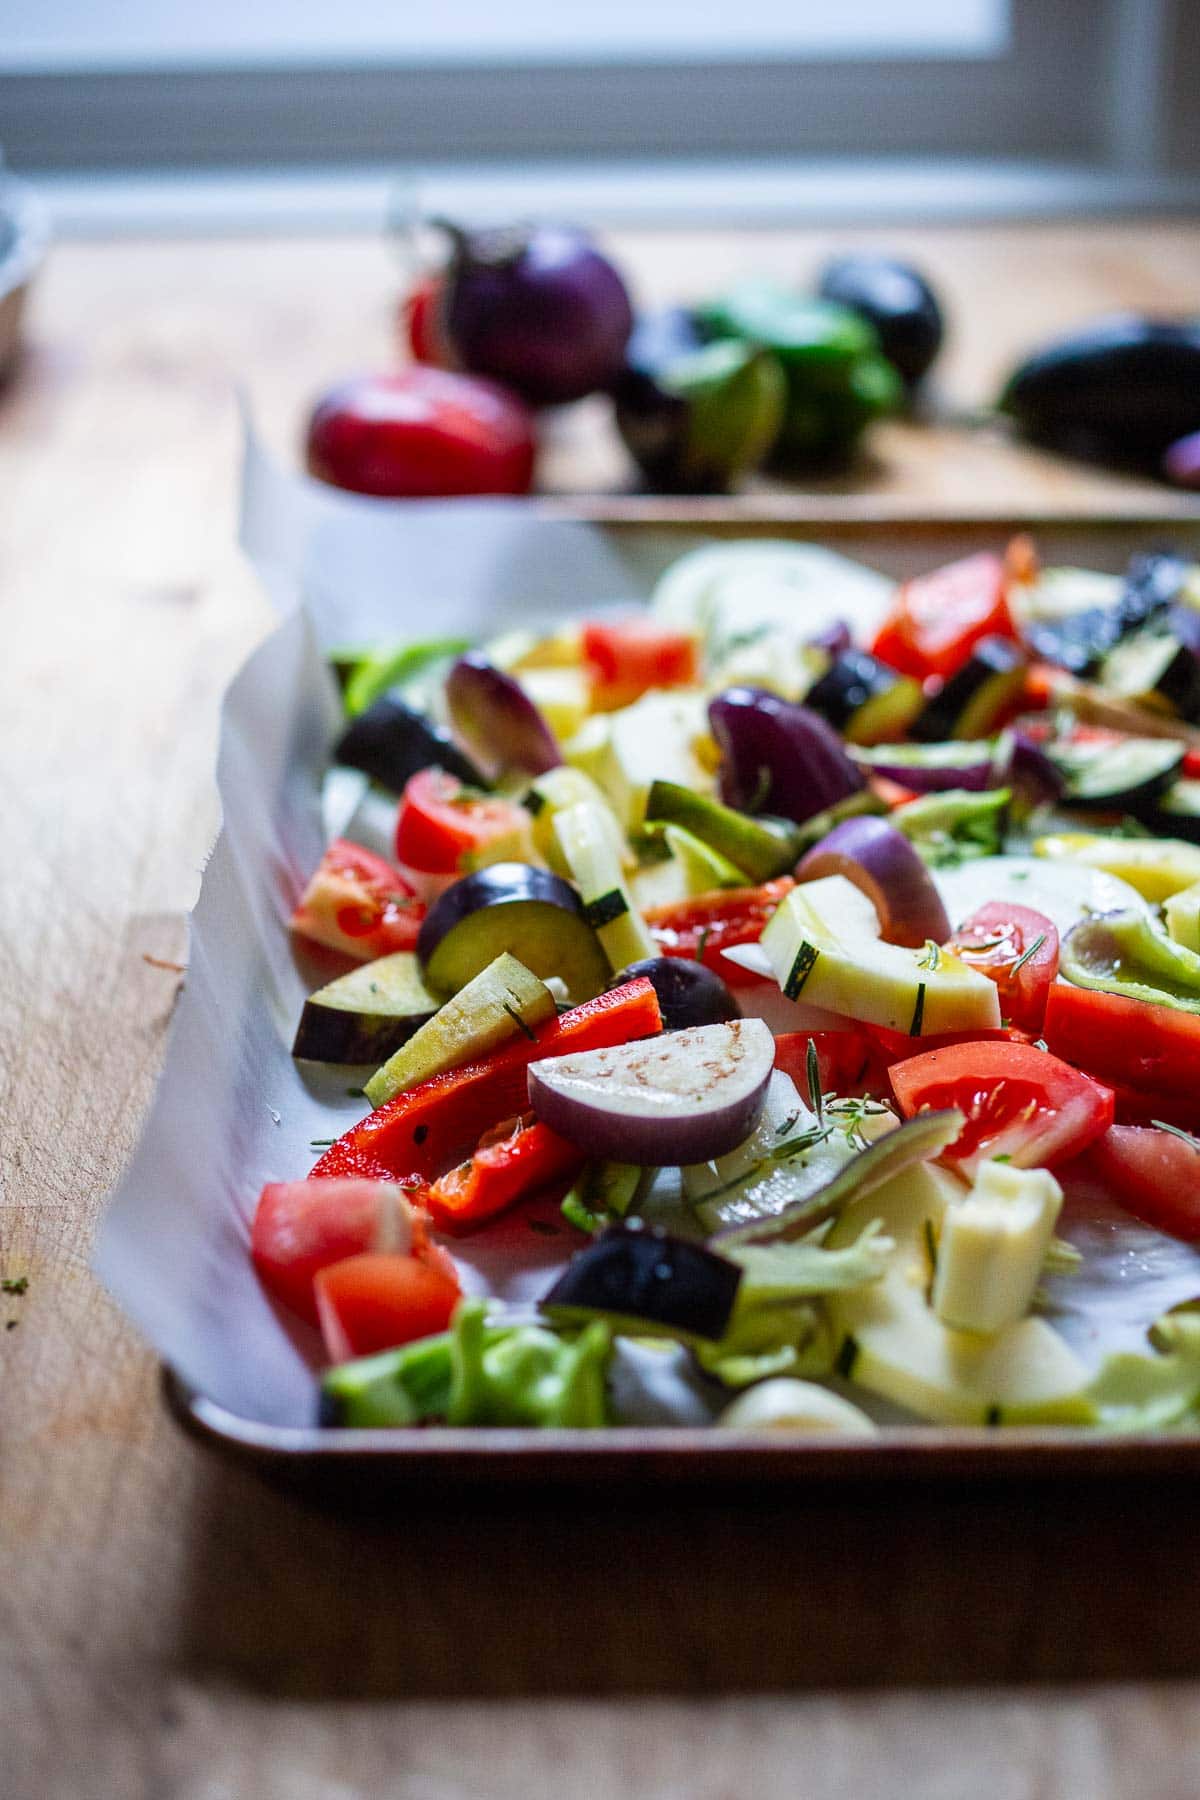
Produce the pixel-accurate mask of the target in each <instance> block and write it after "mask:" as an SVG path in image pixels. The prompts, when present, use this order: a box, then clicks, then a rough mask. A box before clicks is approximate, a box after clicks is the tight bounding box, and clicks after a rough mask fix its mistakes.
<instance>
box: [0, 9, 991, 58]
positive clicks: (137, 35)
mask: <svg viewBox="0 0 1200 1800" xmlns="http://www.w3.org/2000/svg"><path fill="white" fill-rule="evenodd" d="M1008 34H1009V0H908V3H907V4H906V5H904V6H899V5H897V4H896V0H838V4H837V5H835V6H807V7H806V6H802V5H797V4H796V0H738V3H737V4H736V5H733V6H726V5H722V6H716V5H710V6H708V7H707V8H706V7H704V6H703V5H697V3H696V0H653V3H648V0H602V3H600V4H587V5H582V4H578V3H577V0H576V3H574V4H573V3H572V0H507V4H500V5H497V3H496V0H452V3H451V4H449V5H444V6H442V7H439V8H434V9H426V8H424V7H421V8H418V7H417V6H415V5H413V4H411V3H410V4H408V5H401V6H397V5H396V3H395V0H346V3H345V4H342V5H337V6H331V5H330V4H329V0H254V4H253V5H247V4H246V0H206V3H205V4H204V5H186V6H179V5H176V6H164V5H163V4H162V0H124V3H123V4H122V5H121V7H120V8H119V9H118V8H116V7H112V6H103V5H97V4H96V0H9V4H8V6H7V8H6V23H5V34H4V36H5V41H4V43H3V44H2V45H0V69H4V70H8V71H14V72H15V71H18V70H22V69H27V70H28V69H71V68H74V69H80V68H128V69H137V68H153V67H156V66H169V65H173V66H184V67H203V66H206V65H208V66H213V65H221V64H226V65H228V64H233V65H235V66H236V65H245V64H247V63H250V64H254V63H272V64H283V65H290V66H294V65H297V64H306V63H312V64H317V63H323V64H328V63H339V62H343V61H355V62H358V61H362V60H363V59H372V60H374V59H378V60H380V61H392V62H397V61H398V62H418V63H420V62H460V63H473V64H481V63H483V64H486V63H505V62H526V63H528V62H595V61H610V60H611V61H624V60H631V61H640V60H646V59H652V60H664V61H665V60H669V61H672V62H681V61H691V60H697V61H700V60H703V61H712V60H718V59H728V60H747V61H752V60H754V59H756V58H761V57H837V58H843V57H866V56H870V57H890V56H898V57H906V56H912V57H917V56H920V57H930V56H954V57H974V56H991V55H996V54H999V53H1000V52H1001V51H1003V50H1004V49H1005V48H1006V46H1007V43H1008Z"/></svg>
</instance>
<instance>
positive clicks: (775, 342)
mask: <svg viewBox="0 0 1200 1800" xmlns="http://www.w3.org/2000/svg"><path fill="white" fill-rule="evenodd" d="M698 318H699V320H700V322H701V325H702V327H703V329H704V330H705V331H707V332H708V333H709V334H710V335H711V336H713V337H722V338H729V337H733V338H740V339H742V340H743V341H744V342H746V343H751V344H757V345H759V346H760V347H761V348H762V349H765V350H770V351H771V352H772V353H773V355H774V356H775V357H776V359H777V361H778V362H779V364H780V366H781V367H782V369H783V372H784V375H785V377H786V380H787V404H786V407H785V410H784V418H783V425H782V427H781V429H780V432H779V435H778V437H777V438H776V440H775V448H774V452H773V460H774V461H775V462H776V463H779V464H783V465H785V466H786V465H795V464H803V463H809V464H811V463H832V462H837V461H839V460H843V459H844V458H845V457H847V456H848V455H849V454H850V452H851V451H852V450H853V448H854V446H855V444H856V443H857V441H858V438H859V437H860V435H861V433H862V432H863V430H864V429H865V427H866V426H867V425H869V424H870V423H871V421H872V420H873V419H877V418H880V417H882V416H883V415H884V414H887V413H891V412H896V411H898V410H899V408H900V407H901V406H902V404H903V401H904V384H903V382H902V381H901V379H900V376H899V374H898V373H897V372H896V370H895V369H894V368H893V366H892V364H891V363H890V362H888V360H887V358H886V357H885V356H884V355H883V353H882V351H881V350H880V347H879V339H878V337H877V336H876V334H875V332H874V330H873V329H872V327H871V326H870V325H869V324H868V323H867V321H866V320H865V319H863V318H862V317H860V315H859V314H857V313H854V312H851V311H850V309H849V307H845V306H838V305H836V304H835V303H834V302H832V301H828V300H812V299H808V298H806V297H805V296H804V295H802V294H797V293H795V292H794V291H793V290H792V289H790V288H788V287H785V286H783V285H782V284H781V283H778V282H773V281H747V282H742V283H740V284H739V285H738V286H737V287H735V288H734V289H733V290H732V291H731V292H730V293H728V294H726V295H725V296H724V297H722V298H720V299H717V300H714V301H712V302H710V303H709V304H708V305H706V306H701V307H700V308H699V309H698Z"/></svg>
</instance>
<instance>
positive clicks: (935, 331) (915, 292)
mask: <svg viewBox="0 0 1200 1800" xmlns="http://www.w3.org/2000/svg"><path fill="white" fill-rule="evenodd" d="M817 292H818V294H819V295H820V296H821V298H822V300H835V301H837V303H838V305H839V306H848V307H849V308H850V310H851V312H856V313H857V314H858V315H859V317H860V318H862V319H866V321H867V323H868V324H869V325H873V326H874V327H875V333H876V336H877V337H878V339H879V344H880V348H881V349H882V351H883V354H884V355H885V356H886V357H887V359H888V361H889V362H890V363H891V364H892V366H893V368H895V369H896V370H897V371H898V372H899V375H900V378H901V380H902V381H903V382H904V385H905V387H907V388H909V389H912V388H914V387H916V385H917V383H918V382H919V381H920V380H921V378H922V376H924V375H926V374H927V373H928V371H929V369H930V367H931V366H932V364H933V361H934V358H935V357H936V356H937V353H938V351H939V350H940V349H941V347H942V339H943V337H944V335H945V323H944V320H943V318H942V309H941V307H940V306H939V304H938V300H937V295H936V294H935V293H934V291H933V289H932V288H931V287H930V285H929V283H928V282H927V281H926V279H925V277H924V276H923V275H922V274H921V272H920V271H919V270H918V269H914V268H912V267H911V265H910V264H908V263H903V262H896V261H895V259H894V258H892V257H890V256H868V255H857V256H838V257H835V258H834V260H833V261H832V262H829V263H826V265H825V267H824V268H823V269H822V271H821V275H820V279H819V281H818V284H817Z"/></svg>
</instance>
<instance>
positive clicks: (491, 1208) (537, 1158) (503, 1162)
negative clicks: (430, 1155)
mask: <svg viewBox="0 0 1200 1800" xmlns="http://www.w3.org/2000/svg"><path fill="white" fill-rule="evenodd" d="M585 1161H586V1158H585V1157H584V1155H583V1152H582V1151H581V1150H577V1149H576V1148H575V1146H574V1144H569V1143H568V1142H567V1140H566V1139H565V1138H561V1137H559V1135H558V1133H557V1132H555V1131H551V1129H550V1127H549V1126H548V1125H542V1124H540V1123H538V1122H534V1123H533V1124H525V1123H524V1122H523V1121H522V1120H521V1119H517V1120H515V1121H514V1123H513V1130H512V1131H511V1132H510V1134H509V1135H508V1136H507V1137H504V1138H502V1139H501V1140H500V1142H499V1143H491V1144H486V1145H484V1146H483V1147H482V1148H481V1149H479V1150H477V1151H476V1152H475V1154H474V1156H473V1157H471V1159H470V1161H469V1162H462V1163H459V1165H458V1167H457V1168H454V1169H451V1170H449V1171H448V1173H447V1174H445V1175H443V1176H442V1177H441V1178H440V1180H438V1181H435V1182H434V1183H433V1185H432V1187H431V1188H430V1189H429V1192H428V1195H427V1196H426V1203H427V1205H428V1207H429V1211H430V1214H431V1216H432V1218H433V1219H434V1220H435V1222H436V1223H437V1224H438V1225H442V1226H450V1227H456V1226H463V1225H480V1224H482V1223H483V1221H484V1220H485V1219H490V1218H492V1217H493V1216H494V1215H495V1214H496V1213H498V1212H503V1211H504V1209H505V1207H508V1206H511V1205H512V1204H513V1202H514V1201H515V1200H524V1199H527V1198H528V1197H529V1196H530V1195H532V1194H537V1193H540V1192H541V1191H542V1189H543V1188H547V1187H549V1186H550V1184H551V1183H552V1182H556V1181H559V1182H564V1183H565V1182H571V1181H574V1179H575V1177H576V1176H577V1175H578V1174H579V1171H580V1170H581V1169H582V1167H583V1165H584V1162H585Z"/></svg>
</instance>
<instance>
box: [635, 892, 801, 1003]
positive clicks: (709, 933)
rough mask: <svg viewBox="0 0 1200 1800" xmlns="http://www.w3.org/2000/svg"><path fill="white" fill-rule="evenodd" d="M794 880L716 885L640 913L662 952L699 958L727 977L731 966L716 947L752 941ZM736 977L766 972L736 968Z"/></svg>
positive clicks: (741, 980) (759, 978)
mask: <svg viewBox="0 0 1200 1800" xmlns="http://www.w3.org/2000/svg"><path fill="white" fill-rule="evenodd" d="M795 885H796V884H795V882H794V881H793V880H792V878H791V876H790V875H780V876H779V877H778V878H777V879H776V880H774V881H764V882H763V884H762V886H761V887H751V888H715V889H714V890H713V892H712V893H711V894H696V895H694V896H693V898H692V899H690V900H680V901H676V902H675V903H673V904H672V905H670V906H652V907H650V908H649V910H648V911H647V912H646V913H644V914H643V917H644V919H645V921H646V925H647V927H648V928H649V931H650V935H651V937H652V938H653V939H654V941H655V943H656V944H657V945H658V948H659V950H660V951H661V953H662V954H663V955H664V956H687V957H692V958H698V959H699V961H700V962H702V963H704V964H705V966H706V967H707V968H710V969H712V970H714V971H715V973H716V974H718V975H720V976H722V977H723V978H724V979H725V980H726V981H728V980H729V978H730V976H731V974H732V969H731V966H730V964H729V963H727V962H726V961H725V960H724V958H723V957H722V955H721V952H722V951H723V950H729V949H732V948H733V946H734V945H735V944H757V942H758V940H759V938H760V937H761V936H762V934H763V927H764V926H765V925H766V923H767V920H768V919H769V918H770V917H771V915H772V913H773V912H774V911H775V909H776V907H777V906H778V905H779V903H780V901H781V900H782V899H783V897H784V895H785V894H787V893H789V892H790V891H791V889H792V888H794V887H795ZM737 980H738V981H739V983H743V984H745V983H753V982H755V981H767V980H769V977H767V976H765V975H764V976H754V975H751V974H750V973H749V971H748V970H746V969H740V970H739V971H738V975H737Z"/></svg>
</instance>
